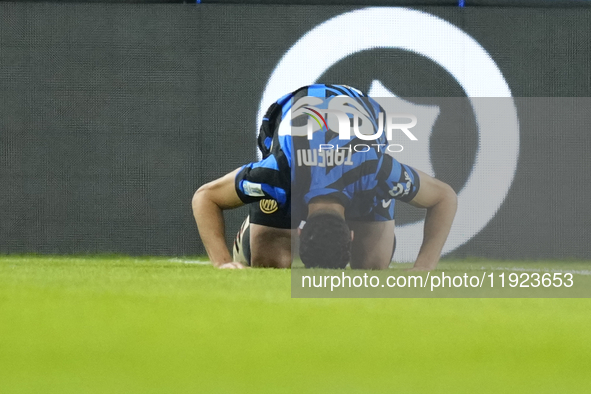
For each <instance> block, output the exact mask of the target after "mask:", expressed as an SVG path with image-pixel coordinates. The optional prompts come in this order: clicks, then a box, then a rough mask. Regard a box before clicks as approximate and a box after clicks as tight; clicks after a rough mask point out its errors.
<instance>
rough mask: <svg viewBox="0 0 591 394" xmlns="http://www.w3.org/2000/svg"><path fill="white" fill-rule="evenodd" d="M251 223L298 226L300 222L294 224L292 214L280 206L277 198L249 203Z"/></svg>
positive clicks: (288, 227)
mask: <svg viewBox="0 0 591 394" xmlns="http://www.w3.org/2000/svg"><path fill="white" fill-rule="evenodd" d="M248 208H249V214H250V223H254V224H259V225H261V226H267V227H273V228H284V229H290V228H296V227H297V226H298V225H299V223H297V224H295V225H293V226H292V223H291V215H290V213H289V212H286V211H287V210H284V209H281V208H279V206H278V205H277V201H275V200H260V201H259V202H257V203H252V204H248Z"/></svg>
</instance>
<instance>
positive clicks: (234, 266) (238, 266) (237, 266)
mask: <svg viewBox="0 0 591 394" xmlns="http://www.w3.org/2000/svg"><path fill="white" fill-rule="evenodd" d="M218 268H220V269H222V268H224V269H234V270H235V269H238V270H241V269H245V268H246V267H245V266H243V265H242V264H240V263H238V262H235V261H232V262H231V263H224V264H222V265H220V266H219V267H218Z"/></svg>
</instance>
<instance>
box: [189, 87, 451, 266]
mask: <svg viewBox="0 0 591 394" xmlns="http://www.w3.org/2000/svg"><path fill="white" fill-rule="evenodd" d="M311 103H313V105H315V106H316V109H318V108H321V107H322V109H323V110H324V111H325V112H326V113H329V112H330V111H333V110H334V108H335V106H336V107H338V108H340V111H341V112H343V113H347V116H348V117H349V118H350V119H355V120H358V121H360V123H361V125H365V126H364V127H369V128H370V131H369V132H368V133H367V134H374V135H378V134H379V133H376V132H375V130H377V129H378V127H379V126H378V121H379V120H380V117H379V113H380V112H381V111H382V109H381V107H380V106H379V105H378V104H377V103H376V102H375V101H374V100H372V99H371V98H369V97H367V96H365V95H364V94H363V93H361V92H360V91H358V90H357V89H354V88H351V87H348V86H343V85H311V86H306V87H303V88H300V89H298V90H296V91H295V92H293V93H290V94H288V95H286V96H284V97H282V98H281V99H279V100H278V101H277V102H276V103H274V104H273V105H271V107H270V108H269V110H268V111H267V113H266V115H265V117H264V118H263V123H262V126H261V131H260V133H259V137H258V145H259V148H260V149H261V151H262V153H263V160H261V161H259V162H253V163H249V164H247V165H245V166H242V167H240V168H238V169H236V170H234V171H232V172H231V173H229V174H226V175H225V176H223V177H221V178H219V179H217V180H214V181H212V182H210V183H207V184H205V185H203V186H201V187H200V188H199V189H198V190H197V192H196V193H195V196H194V197H193V202H192V205H193V213H194V216H195V220H196V223H197V227H198V230H199V233H200V235H201V239H202V241H203V244H204V245H205V248H206V250H207V253H208V255H209V258H210V259H211V261H212V263H213V264H214V265H215V266H216V267H219V268H244V266H245V265H247V264H250V265H251V266H254V267H274V268H288V267H290V266H291V261H292V253H291V245H292V242H291V240H292V237H295V236H296V235H297V234H299V238H300V258H301V259H302V262H303V263H304V265H305V266H306V267H320V268H344V267H345V266H346V265H347V264H348V263H350V264H351V268H359V269H385V268H387V267H388V266H389V264H390V262H391V258H392V255H393V251H394V247H395V237H394V207H395V201H396V200H400V201H402V202H405V203H409V204H411V205H413V206H415V207H418V208H426V217H425V229H424V239H423V243H422V246H421V249H420V252H419V255H418V256H417V259H416V262H415V265H414V269H416V270H431V269H434V268H435V267H436V266H437V263H438V262H439V258H440V255H441V250H442V248H443V245H444V243H445V240H446V239H447V236H448V234H449V231H450V228H451V225H452V222H453V218H454V216H455V212H456V205H457V197H456V194H455V192H454V191H453V189H452V188H451V187H450V186H449V185H447V184H445V183H443V182H441V181H439V180H437V179H435V178H433V177H430V176H429V175H427V174H425V173H423V172H421V171H419V170H416V169H414V168H412V167H410V166H407V165H405V164H401V163H399V162H398V161H397V160H396V159H394V158H393V157H392V156H390V155H388V154H387V153H386V152H384V149H379V147H380V146H382V147H383V146H386V145H387V143H388V141H387V140H386V137H385V136H384V135H381V136H379V137H378V138H377V139H376V140H375V141H372V142H371V143H368V142H367V140H366V139H360V138H358V137H357V136H356V135H355V134H353V133H349V134H350V135H346V134H345V135H344V136H343V135H340V134H339V133H338V130H334V129H333V126H332V124H331V125H330V126H329V123H327V122H326V120H325V119H324V118H323V117H322V114H321V113H322V109H321V110H317V111H316V110H315V109H314V108H312V107H311V105H312V104H311ZM339 106H340V107H339ZM333 113H334V111H333ZM314 114H316V115H318V116H319V118H320V120H322V122H320V121H319V120H318V119H315V120H317V123H318V127H315V128H314V129H313V130H312V129H311V125H310V123H309V117H310V116H313V115H314ZM345 120H346V118H345ZM302 130H304V131H303V133H302ZM365 130H367V129H365ZM359 147H361V148H359ZM358 148H359V149H358ZM244 204H249V209H250V214H249V217H248V218H247V220H246V221H245V223H244V224H243V226H242V228H241V230H240V232H239V233H238V237H237V239H236V241H235V243H234V257H232V256H231V255H230V252H229V250H228V248H227V246H226V243H225V236H224V220H223V215H222V212H223V211H224V210H226V209H233V208H237V207H239V206H242V205H244ZM237 260H241V261H237Z"/></svg>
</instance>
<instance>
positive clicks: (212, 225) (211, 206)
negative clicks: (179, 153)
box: [192, 190, 232, 267]
mask: <svg viewBox="0 0 591 394" xmlns="http://www.w3.org/2000/svg"><path fill="white" fill-rule="evenodd" d="M192 206H193V215H194V217H195V222H196V223H197V229H198V231H199V235H200V236H201V240H202V242H203V245H204V246H205V250H206V251H207V255H208V256H209V259H210V261H211V262H212V264H213V265H214V266H215V267H219V266H220V265H222V264H224V263H228V262H231V261H232V257H231V256H230V251H229V250H228V247H227V246H226V237H225V225H224V215H223V211H222V209H221V208H220V207H219V206H218V205H217V204H216V203H215V202H213V201H212V200H211V199H209V198H208V196H207V191H201V190H200V191H197V193H195V196H194V197H193V202H192Z"/></svg>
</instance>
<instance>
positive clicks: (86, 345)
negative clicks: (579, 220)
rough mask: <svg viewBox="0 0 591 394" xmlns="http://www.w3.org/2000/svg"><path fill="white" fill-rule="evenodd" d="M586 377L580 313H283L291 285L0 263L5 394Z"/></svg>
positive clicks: (256, 273) (420, 387) (37, 260)
mask: <svg viewBox="0 0 591 394" xmlns="http://www.w3.org/2000/svg"><path fill="white" fill-rule="evenodd" d="M454 264H455V267H456V268H457V266H458V265H460V264H468V266H469V267H472V268H473V271H474V272H476V271H478V269H479V268H478V267H479V266H480V265H486V264H487V262H486V261H478V262H472V263H470V262H467V263H466V262H455V263H454V262H443V263H442V265H441V266H442V268H445V267H446V266H448V267H453V266H454ZM499 264H501V263H499ZM502 264H503V265H505V266H506V265H508V264H510V265H513V266H523V265H524V264H529V266H535V263H520V262H503V263H502ZM544 264H551V263H550V262H546V263H544ZM569 264H570V265H572V266H573V267H575V268H580V267H589V265H587V264H584V263H583V262H580V263H576V262H571V263H560V262H557V263H555V265H556V266H560V267H564V266H567V268H568V267H570V266H569ZM400 269H401V268H399V267H397V268H395V269H393V271H396V270H400ZM589 371H591V300H590V299H585V298H580V299H292V298H291V297H290V271H289V270H255V269H251V270H239V271H238V270H237V271H231V270H216V269H214V268H212V267H211V266H207V265H199V264H185V263H183V262H182V261H179V260H175V259H172V261H171V259H167V258H130V257H117V256H115V257H56V256H53V257H43V256H3V257H0V393H2V394H11V393H59V394H69V393H72V394H74V393H76V394H80V393H109V394H112V393H126V394H133V393H273V394H276V393H298V394H299V393H339V394H342V393H479V394H484V393H495V394H496V393H536V394H540V393H590V392H591V373H590V372H589Z"/></svg>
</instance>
